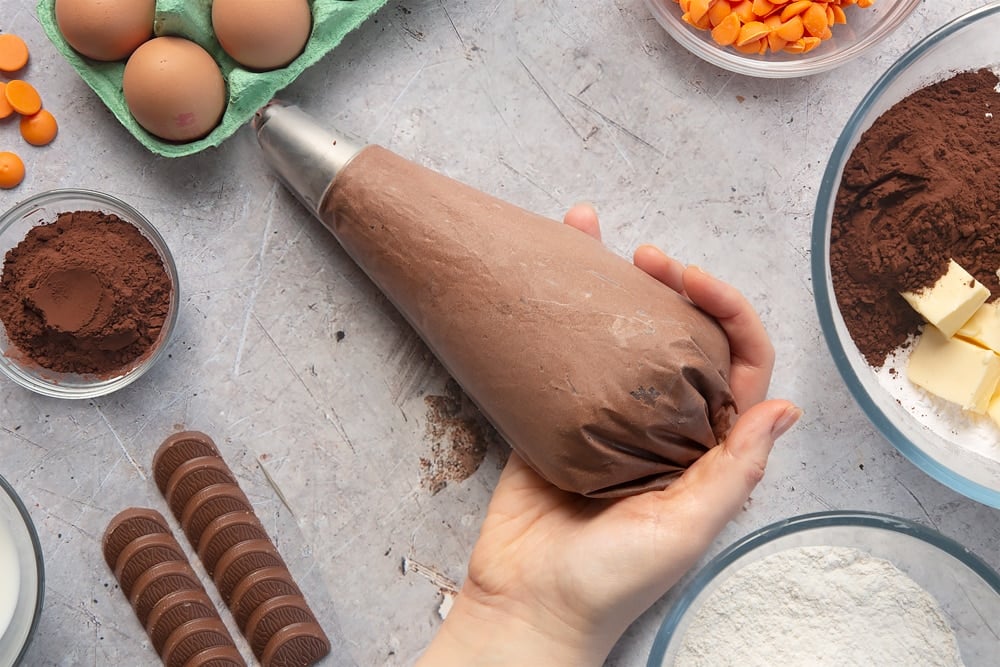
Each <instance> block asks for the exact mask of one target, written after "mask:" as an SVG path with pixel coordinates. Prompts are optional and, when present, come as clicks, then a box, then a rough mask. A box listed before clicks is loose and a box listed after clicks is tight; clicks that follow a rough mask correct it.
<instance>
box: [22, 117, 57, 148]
mask: <svg viewBox="0 0 1000 667" xmlns="http://www.w3.org/2000/svg"><path fill="white" fill-rule="evenodd" d="M20 125H21V136H22V137H24V140H25V141H27V142H28V143H29V144H31V145H32V146H44V145H46V144H48V143H51V142H52V140H53V139H55V138H56V134H57V133H58V132H59V125H58V123H56V118H55V116H53V115H52V114H51V113H49V112H48V111H46V110H45V109H42V110H41V111H39V112H38V113H36V114H34V115H32V116H21V123H20Z"/></svg>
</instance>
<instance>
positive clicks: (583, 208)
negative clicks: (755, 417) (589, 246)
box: [563, 202, 601, 240]
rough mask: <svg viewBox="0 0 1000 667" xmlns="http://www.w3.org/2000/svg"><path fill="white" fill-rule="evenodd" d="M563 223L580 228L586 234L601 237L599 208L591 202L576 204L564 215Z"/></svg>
mask: <svg viewBox="0 0 1000 667" xmlns="http://www.w3.org/2000/svg"><path fill="white" fill-rule="evenodd" d="M563 224H566V225H568V226H570V227H573V228H574V229H578V230H580V231H581V232H583V233H584V234H588V235H589V236H593V237H594V238H595V239H597V240H600V239H601V224H600V220H599V219H598V217H597V210H596V209H595V208H594V207H593V205H591V204H590V203H589V202H580V203H577V204H574V205H573V206H572V207H570V209H569V210H568V211H566V215H564V216H563Z"/></svg>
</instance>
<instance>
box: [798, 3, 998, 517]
mask: <svg viewBox="0 0 1000 667" xmlns="http://www.w3.org/2000/svg"><path fill="white" fill-rule="evenodd" d="M996 14H1000V0H998V1H995V2H992V3H990V4H988V5H984V6H983V7H980V8H978V9H974V10H972V11H970V12H968V13H966V14H963V15H961V16H959V17H957V18H955V19H953V20H952V21H950V22H949V23H946V24H945V25H943V26H942V27H940V28H938V29H937V30H935V31H934V32H932V33H931V34H929V35H927V36H926V37H924V38H923V39H922V40H920V42H918V43H917V44H916V45H915V46H914V47H913V48H912V49H910V50H909V51H907V52H906V53H905V54H904V55H903V56H902V57H900V58H899V60H897V61H896V62H895V63H894V64H893V65H892V66H891V67H890V68H889V69H888V70H886V72H885V73H884V74H883V75H882V76H881V77H879V79H878V80H877V81H876V82H875V84H874V85H873V86H872V88H871V90H869V91H868V93H867V94H866V95H865V96H864V98H863V99H862V100H861V102H860V103H859V104H858V106H857V107H856V108H855V110H854V112H853V113H852V114H851V117H850V118H849V119H848V121H847V124H846V125H845V126H844V130H843V132H841V134H840V137H839V138H838V139H837V143H836V144H835V145H834V148H833V151H832V153H831V157H830V160H829V162H828V163H827V166H826V170H825V171H824V172H823V178H822V180H821V181H820V188H819V195H818V197H817V204H816V210H815V213H814V216H813V227H812V243H811V247H810V252H811V255H812V282H813V293H814V298H815V301H816V310H817V312H818V315H819V322H820V328H821V329H822V331H823V338H824V339H825V340H826V343H827V347H828V348H829V349H830V354H831V355H832V356H833V361H834V365H835V366H836V367H837V370H838V371H839V373H840V375H841V377H842V378H843V380H844V383H845V384H846V385H847V388H848V390H849V391H850V393H851V395H852V396H853V397H854V400H855V401H857V403H858V405H860V407H861V409H862V411H863V412H864V413H865V415H866V416H867V417H868V419H869V421H871V422H872V424H873V425H874V426H875V428H876V429H878V431H879V432H880V433H881V434H882V436H883V437H885V439H886V440H888V441H889V442H890V443H891V444H892V445H893V446H894V447H896V449H897V450H898V451H899V452H900V453H901V454H902V455H903V456H904V457H906V458H907V459H908V460H909V461H910V462H911V463H913V464H914V465H915V466H917V467H918V468H919V469H921V470H923V471H924V472H925V473H927V474H928V475H929V476H930V477H931V478H933V479H935V480H937V481H938V482H940V483H942V484H944V485H945V486H947V487H948V488H950V489H952V490H953V491H957V492H958V493H961V494H962V495H964V496H966V497H968V498H971V499H972V500H975V501H978V502H981V503H983V504H986V505H989V506H991V507H995V508H1000V490H996V489H992V488H989V487H987V486H984V485H982V484H979V483H978V482H975V481H973V480H971V479H968V478H967V477H965V476H964V475H961V474H959V473H957V472H955V471H954V470H952V469H951V468H948V467H947V466H945V465H943V464H942V463H940V462H939V461H938V460H937V459H935V458H933V457H931V456H930V455H928V454H927V453H926V452H925V451H923V450H922V449H921V448H920V447H918V446H917V445H916V444H914V443H913V442H912V441H911V440H910V439H909V438H908V437H907V436H906V435H905V434H903V432H902V431H901V430H900V429H899V428H898V427H896V425H894V424H893V423H892V421H891V420H890V419H889V418H888V417H887V416H886V415H885V414H884V413H883V412H882V410H881V409H879V407H878V405H877V404H876V402H875V400H874V399H873V398H872V397H871V395H870V394H869V393H868V391H867V390H866V389H865V387H864V385H863V384H862V382H861V379H860V378H859V377H858V376H857V374H856V373H855V372H854V370H853V369H852V367H851V364H850V362H849V361H848V355H847V350H846V348H845V345H844V342H843V341H841V340H840V339H839V337H838V336H837V332H836V328H835V326H834V312H835V308H836V304H835V299H834V298H833V294H832V291H831V289H830V288H829V286H828V285H827V265H828V264H829V253H828V250H829V238H828V236H827V233H826V232H827V229H826V228H827V222H828V220H829V219H830V216H831V215H832V214H833V210H832V206H833V197H831V196H830V194H831V191H832V190H833V189H834V187H835V186H837V184H838V183H839V180H840V174H841V171H842V169H843V165H842V164H841V163H840V162H838V161H837V160H836V156H838V155H839V156H842V157H843V159H844V160H846V159H847V158H848V157H849V151H848V149H849V148H850V143H851V137H852V136H853V135H854V134H855V133H856V130H857V129H858V128H859V126H860V125H861V123H862V122H863V120H864V116H865V115H866V111H865V110H866V109H868V108H870V107H871V106H872V105H873V104H874V102H876V101H877V100H878V98H879V97H880V96H881V95H882V93H883V92H884V91H885V89H886V88H888V87H889V85H890V84H892V82H893V81H895V79H896V78H897V77H898V76H899V75H900V74H901V73H902V72H903V71H905V70H906V69H907V68H908V67H909V66H910V65H911V64H912V63H913V62H914V61H916V60H918V59H919V58H921V57H922V56H923V55H924V53H926V52H927V51H928V50H930V49H932V48H934V47H935V46H936V45H937V44H938V43H939V42H941V41H942V40H944V39H946V38H948V37H949V36H951V35H952V34H954V33H956V32H959V31H961V30H963V29H965V28H967V27H969V26H970V25H972V24H974V23H975V22H976V21H979V20H981V19H982V18H983V17H986V16H993V15H996Z"/></svg>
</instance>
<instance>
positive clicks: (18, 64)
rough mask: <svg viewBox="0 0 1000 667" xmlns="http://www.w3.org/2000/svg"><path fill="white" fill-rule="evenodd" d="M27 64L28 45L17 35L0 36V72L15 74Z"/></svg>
mask: <svg viewBox="0 0 1000 667" xmlns="http://www.w3.org/2000/svg"><path fill="white" fill-rule="evenodd" d="M27 64H28V45H27V44H25V43H24V40H23V39H21V38H20V37H18V36H17V35H11V34H9V33H7V34H3V35H0V70H3V71H4V72H16V71H17V70H19V69H21V68H22V67H24V66H25V65H27Z"/></svg>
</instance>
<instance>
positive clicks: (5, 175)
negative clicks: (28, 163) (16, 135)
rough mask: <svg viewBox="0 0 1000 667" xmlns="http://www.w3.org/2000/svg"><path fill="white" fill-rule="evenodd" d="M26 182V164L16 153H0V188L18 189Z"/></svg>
mask: <svg viewBox="0 0 1000 667" xmlns="http://www.w3.org/2000/svg"><path fill="white" fill-rule="evenodd" d="M23 180H24V163H23V162H21V158H19V157H18V156H17V154H16V153H10V152H8V151H3V152H0V188H3V189H4V190H9V189H11V188H16V187H17V186H18V185H20V184H21V181H23Z"/></svg>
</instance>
